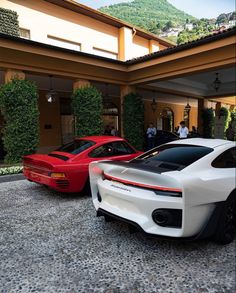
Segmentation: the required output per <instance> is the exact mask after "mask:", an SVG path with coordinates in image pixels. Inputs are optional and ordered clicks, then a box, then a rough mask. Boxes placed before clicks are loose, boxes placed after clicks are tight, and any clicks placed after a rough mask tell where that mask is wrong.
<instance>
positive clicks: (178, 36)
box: [99, 0, 236, 44]
mask: <svg viewBox="0 0 236 293" xmlns="http://www.w3.org/2000/svg"><path fill="white" fill-rule="evenodd" d="M99 10H100V11H102V12H105V13H107V14H110V15H112V16H114V17H117V18H119V19H121V20H124V21H127V22H129V23H131V24H133V25H136V26H138V27H140V28H143V29H145V30H147V31H149V32H151V33H154V34H157V35H159V36H160V37H163V38H166V39H168V40H170V41H172V42H174V43H177V44H183V43H186V42H190V41H193V40H197V39H199V38H201V37H203V36H206V35H209V34H211V33H212V32H217V31H219V30H221V29H227V28H229V27H232V26H235V25H236V20H235V19H236V16H235V12H231V13H222V14H220V15H219V16H218V17H217V18H216V19H207V18H201V19H197V18H195V17H193V16H191V15H189V14H187V13H185V12H183V11H181V10H179V9H177V8H175V7H174V6H173V5H171V4H170V3H169V2H168V1H167V0H134V1H132V2H123V3H119V4H114V5H110V6H105V7H101V8H100V9H99Z"/></svg>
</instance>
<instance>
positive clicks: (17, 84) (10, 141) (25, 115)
mask: <svg viewBox="0 0 236 293" xmlns="http://www.w3.org/2000/svg"><path fill="white" fill-rule="evenodd" d="M0 109H1V112H2V114H3V117H4V120H5V128H4V132H3V143H4V149H5V151H6V153H7V155H6V157H5V162H6V163H17V162H20V161H21V159H22V156H23V155H27V154H31V153H34V152H35V151H36V149H37V146H38V142H39V110H38V93H37V88H36V86H35V85H34V84H33V83H32V82H30V81H28V80H21V79H17V78H15V79H13V80H12V81H11V82H9V83H7V84H5V85H3V86H2V87H1V88H0Z"/></svg>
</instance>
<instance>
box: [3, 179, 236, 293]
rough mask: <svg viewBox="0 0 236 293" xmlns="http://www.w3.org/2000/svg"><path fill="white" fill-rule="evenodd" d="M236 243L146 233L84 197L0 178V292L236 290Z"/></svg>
mask: <svg viewBox="0 0 236 293" xmlns="http://www.w3.org/2000/svg"><path fill="white" fill-rule="evenodd" d="M235 246H236V241H235V242H234V243H231V244H230V245H227V246H219V245H217V244H215V243H213V242H211V241H206V240H205V241H198V242H192V243H190V242H179V241H164V240H157V239H146V238H144V237H143V236H142V235H141V234H140V233H135V234H130V233H129V229H128V226H127V225H126V224H124V223H119V222H111V223H110V222H109V223H106V222H105V221H104V219H103V218H96V216H95V210H94V208H93V205H92V202H91V198H90V197H88V196H81V195H80V196H78V195H77V196H76V195H66V194H58V193H56V192H53V191H50V190H48V189H46V188H44V187H42V186H39V185H36V184H34V183H30V182H27V181H25V180H23V181H17V182H8V183H1V184H0V292H1V293H15V292H23V293H28V292H40V293H41V292H44V293H51V292H53V293H60V292H61V293H79V292H83V293H93V292H96V293H156V292H167V293H168V292H169V293H170V292H172V293H175V292H180V293H182V292H189V293H194V292H202V293H203V292H219V293H221V292H230V293H231V292H236V291H235V289H236V288H235V285H236V279H235V278H236V276H235V264H236V263H235Z"/></svg>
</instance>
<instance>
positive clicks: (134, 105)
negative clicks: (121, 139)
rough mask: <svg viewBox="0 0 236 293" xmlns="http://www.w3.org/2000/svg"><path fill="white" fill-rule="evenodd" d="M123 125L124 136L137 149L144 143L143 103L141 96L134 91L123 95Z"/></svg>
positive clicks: (140, 148)
mask: <svg viewBox="0 0 236 293" xmlns="http://www.w3.org/2000/svg"><path fill="white" fill-rule="evenodd" d="M123 107H124V113H123V125H124V135H125V138H126V139H127V140H128V141H129V142H130V143H131V144H132V145H133V146H134V147H136V148H137V149H138V150H142V149H143V143H144V125H143V123H144V104H143V101H142V98H141V97H140V96H139V95H138V94H135V93H130V94H128V95H127V96H125V97H124V105H123Z"/></svg>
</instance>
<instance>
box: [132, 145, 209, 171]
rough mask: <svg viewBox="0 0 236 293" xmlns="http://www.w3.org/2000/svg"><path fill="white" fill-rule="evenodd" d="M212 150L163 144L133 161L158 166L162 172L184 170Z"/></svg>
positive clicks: (194, 146) (152, 166) (147, 165)
mask: <svg viewBox="0 0 236 293" xmlns="http://www.w3.org/2000/svg"><path fill="white" fill-rule="evenodd" d="M212 151H213V149H212V148H208V147H203V146H196V145H184V144H169V145H162V146H160V147H157V148H155V149H152V150H151V151H149V152H146V153H145V154H143V155H141V156H139V157H138V158H137V159H134V160H132V163H138V164H142V165H144V166H146V167H151V168H158V170H159V171H161V172H167V171H173V170H182V169H184V168H185V167H187V166H189V165H191V164H192V163H194V162H196V161H197V160H199V159H201V158H202V157H204V156H206V155H207V154H209V153H210V152H212Z"/></svg>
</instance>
